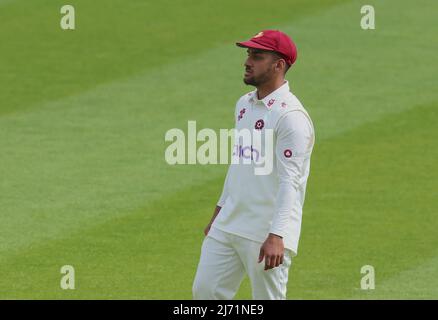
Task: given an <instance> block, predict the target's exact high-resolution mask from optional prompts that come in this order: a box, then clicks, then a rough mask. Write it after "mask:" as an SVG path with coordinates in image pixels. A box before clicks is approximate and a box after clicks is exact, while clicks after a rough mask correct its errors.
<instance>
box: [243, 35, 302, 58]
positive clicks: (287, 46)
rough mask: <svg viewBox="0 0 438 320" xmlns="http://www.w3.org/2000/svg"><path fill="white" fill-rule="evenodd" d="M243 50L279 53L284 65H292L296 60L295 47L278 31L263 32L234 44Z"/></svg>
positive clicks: (287, 37)
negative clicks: (284, 61) (250, 49)
mask: <svg viewBox="0 0 438 320" xmlns="http://www.w3.org/2000/svg"><path fill="white" fill-rule="evenodd" d="M236 45H237V46H239V47H244V48H253V49H262V50H269V51H275V52H277V53H280V54H281V55H282V56H283V57H284V58H285V60H286V63H287V64H289V65H292V64H293V63H294V62H295V60H296V59H297V47H296V46H295V44H294V43H293V41H292V39H291V38H289V36H288V35H287V34H285V33H283V32H281V31H279V30H263V31H261V32H259V33H257V34H256V35H255V36H254V37H252V38H251V39H249V40H248V41H243V42H236Z"/></svg>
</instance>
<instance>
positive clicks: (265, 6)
mask: <svg viewBox="0 0 438 320" xmlns="http://www.w3.org/2000/svg"><path fill="white" fill-rule="evenodd" d="M68 3H69V4H72V5H73V6H74V7H75V9H76V30H74V31H65V30H61V28H60V25H59V22H60V19H61V14H60V8H61V6H62V5H64V4H66V3H65V2H63V1H58V0H38V1H24V0H0V26H1V27H0V39H1V41H0V137H1V138H0V298H2V299H34V298H38V299H53V298H54V299H131V298H132V299H191V286H192V281H193V277H194V274H195V271H196V266H197V263H198V259H199V254H200V247H201V243H202V239H203V228H204V227H205V225H206V224H207V222H208V221H209V219H210V217H211V215H212V212H213V209H214V206H215V204H216V201H217V199H218V197H219V195H220V192H221V190H222V184H223V180H224V175H225V172H226V169H227V166H225V165H207V166H202V165H180V166H169V165H168V164H167V163H166V162H165V160H164V151H165V149H166V147H167V146H168V145H169V143H166V142H165V141H164V135H165V132H166V131H167V130H169V129H171V128H181V129H183V130H184V131H187V130H186V127H187V121H188V120H196V121H197V126H198V129H200V128H213V129H215V130H217V129H219V128H230V127H232V126H233V121H234V120H233V110H234V105H235V102H236V101H237V99H238V98H239V97H240V96H241V95H243V94H244V93H246V92H248V91H250V90H252V89H253V88H252V87H246V86H245V85H244V84H243V82H242V76H243V62H244V59H245V56H246V53H245V51H244V50H242V49H239V48H237V47H236V46H235V45H234V43H235V41H237V40H245V39H247V38H249V37H250V36H252V35H254V34H255V33H256V32H258V31H260V30H262V29H272V28H278V29H280V30H282V31H284V32H286V33H288V34H290V35H291V36H292V37H293V39H294V40H295V42H296V43H297V46H298V60H297V63H296V65H294V67H293V68H292V69H291V70H290V71H289V73H288V76H287V78H288V80H289V81H290V82H291V88H292V91H293V92H294V93H295V94H296V95H297V96H298V97H299V98H300V100H301V101H302V102H303V104H304V105H305V107H306V108H307V110H308V111H309V113H310V114H311V116H312V119H313V121H314V124H315V129H316V137H317V139H316V144H315V148H314V153H313V155H312V166H311V173H310V178H309V182H308V189H307V195H306V203H305V207H304V216H303V228H302V236H301V240H300V247H299V254H298V256H297V257H296V258H295V260H294V261H293V265H292V268H291V272H290V278H289V284H288V298H289V299H438V236H437V235H438V232H437V230H438V205H437V199H438V194H437V190H438V165H437V159H438V149H437V141H438V128H437V123H438V93H437V92H438V91H437V90H436V89H437V88H438V79H437V71H438V61H437V59H436V52H437V51H438V43H437V38H436V34H437V31H438V27H437V24H436V12H437V10H438V3H437V2H436V1H432V0H420V1H407V0H403V1H400V0H398V1H395V0H386V1H375V0H372V1H366V2H365V3H364V2H361V1H341V0H339V1H327V0H318V1H292V0H289V1H286V0H278V1H276V2H275V5H273V3H272V2H267V1H261V0H251V1H249V0H248V1H247V0H240V1H235V0H223V1H210V0H185V1H179V0H172V1H171V0H160V1H152V0H146V1H140V0H135V1H134V0H132V1H122V0H111V1H86V0H73V1H70V2H68ZM364 4H372V5H374V8H375V12H376V29H375V30H367V31H365V30H362V29H361V28H360V19H361V14H360V8H361V6H362V5H364ZM63 265H73V266H74V268H75V274H76V281H75V282H76V289H75V290H62V289H61V288H60V279H61V276H62V275H61V274H60V268H61V266H63ZM363 265H372V266H374V268H375V272H376V289H375V290H369V291H364V290H361V289H360V280H361V277H362V275H361V273H360V268H361V267H362V266H363ZM236 298H238V299H250V298H251V293H250V286H249V281H248V279H245V281H244V282H243V284H242V287H241V289H240V291H239V292H238V295H237V296H236Z"/></svg>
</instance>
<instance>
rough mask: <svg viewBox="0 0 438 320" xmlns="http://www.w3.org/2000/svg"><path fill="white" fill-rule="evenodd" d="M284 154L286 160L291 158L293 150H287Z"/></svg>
mask: <svg viewBox="0 0 438 320" xmlns="http://www.w3.org/2000/svg"><path fill="white" fill-rule="evenodd" d="M283 154H284V156H285V157H286V158H290V157H292V150H291V149H286V150H284V152H283Z"/></svg>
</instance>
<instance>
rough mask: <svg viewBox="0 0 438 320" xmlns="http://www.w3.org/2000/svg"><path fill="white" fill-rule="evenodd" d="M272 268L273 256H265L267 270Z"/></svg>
mask: <svg viewBox="0 0 438 320" xmlns="http://www.w3.org/2000/svg"><path fill="white" fill-rule="evenodd" d="M268 269H271V256H269V255H266V256H265V270H268Z"/></svg>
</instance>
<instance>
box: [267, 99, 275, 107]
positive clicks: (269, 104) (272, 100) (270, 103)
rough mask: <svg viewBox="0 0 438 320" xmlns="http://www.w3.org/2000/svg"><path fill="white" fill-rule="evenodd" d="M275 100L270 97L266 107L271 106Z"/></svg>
mask: <svg viewBox="0 0 438 320" xmlns="http://www.w3.org/2000/svg"><path fill="white" fill-rule="evenodd" d="M274 102H275V99H271V100H269V101H268V107H270V106H272V105H273V104H274Z"/></svg>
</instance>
